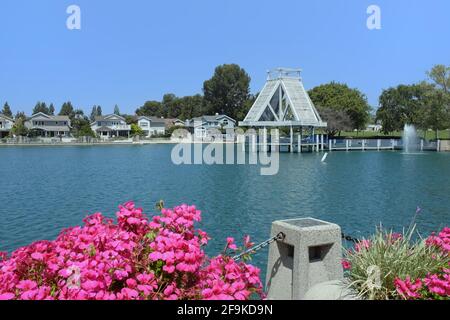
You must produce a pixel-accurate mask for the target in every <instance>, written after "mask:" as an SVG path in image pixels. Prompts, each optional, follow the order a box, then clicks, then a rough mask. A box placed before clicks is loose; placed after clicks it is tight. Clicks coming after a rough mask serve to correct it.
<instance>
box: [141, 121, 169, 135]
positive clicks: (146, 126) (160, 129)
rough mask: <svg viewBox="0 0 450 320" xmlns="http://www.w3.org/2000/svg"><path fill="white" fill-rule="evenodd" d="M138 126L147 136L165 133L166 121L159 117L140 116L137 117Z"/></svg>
mask: <svg viewBox="0 0 450 320" xmlns="http://www.w3.org/2000/svg"><path fill="white" fill-rule="evenodd" d="M138 126H139V127H140V128H141V129H142V131H144V135H145V137H147V138H150V137H151V136H153V135H163V134H165V133H166V121H164V119H161V118H156V117H147V116H140V117H138Z"/></svg>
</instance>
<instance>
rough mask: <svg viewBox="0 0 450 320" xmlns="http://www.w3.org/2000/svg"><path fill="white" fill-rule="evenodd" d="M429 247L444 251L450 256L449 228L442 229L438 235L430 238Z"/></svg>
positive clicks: (428, 240)
mask: <svg viewBox="0 0 450 320" xmlns="http://www.w3.org/2000/svg"><path fill="white" fill-rule="evenodd" d="M427 245H429V246H435V247H438V248H440V249H442V251H444V252H446V253H448V254H450V228H448V227H447V228H444V229H442V231H441V232H439V234H438V235H436V234H434V233H433V234H432V235H431V236H430V237H428V239H427Z"/></svg>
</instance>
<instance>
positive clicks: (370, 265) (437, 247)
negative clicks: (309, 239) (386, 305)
mask: <svg viewBox="0 0 450 320" xmlns="http://www.w3.org/2000/svg"><path fill="white" fill-rule="evenodd" d="M413 234H414V227H413V228H411V229H410V230H408V231H407V232H405V233H404V234H398V233H392V232H387V231H384V230H383V229H381V228H380V229H378V230H377V232H376V233H375V235H374V236H373V237H371V238H370V239H365V240H362V241H360V242H358V243H356V245H355V248H353V249H351V250H348V251H347V252H346V253H345V259H344V261H343V266H344V269H345V270H346V274H347V276H348V279H349V280H350V281H351V286H352V287H353V288H354V289H356V290H357V291H358V293H359V295H360V297H362V298H365V299H427V298H447V299H448V298H449V297H450V278H449V268H450V266H449V263H450V255H449V252H450V250H449V248H450V228H444V229H443V230H442V232H440V233H439V235H437V236H436V235H432V236H430V237H429V238H428V239H426V240H417V241H414V240H413V238H412V236H413Z"/></svg>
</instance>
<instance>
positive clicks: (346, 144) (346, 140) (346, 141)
mask: <svg viewBox="0 0 450 320" xmlns="http://www.w3.org/2000/svg"><path fill="white" fill-rule="evenodd" d="M345 150H346V151H348V139H345Z"/></svg>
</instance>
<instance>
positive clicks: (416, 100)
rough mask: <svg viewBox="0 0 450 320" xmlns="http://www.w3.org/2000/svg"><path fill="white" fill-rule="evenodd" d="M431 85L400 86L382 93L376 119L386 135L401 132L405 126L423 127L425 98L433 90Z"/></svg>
mask: <svg viewBox="0 0 450 320" xmlns="http://www.w3.org/2000/svg"><path fill="white" fill-rule="evenodd" d="M432 89H433V88H432V87H431V86H430V85H426V84H423V83H422V84H414V85H399V86H397V87H395V88H389V89H386V90H384V91H383V92H382V94H381V95H380V98H379V104H380V108H379V109H378V111H377V115H376V118H377V120H380V121H381V123H382V125H383V129H382V131H383V132H384V133H386V134H388V133H390V132H393V131H401V130H403V127H404V125H405V124H413V125H416V126H419V127H420V126H421V123H423V121H422V120H421V116H422V115H423V113H422V110H421V109H422V105H423V97H424V95H425V94H426V92H427V91H429V90H432Z"/></svg>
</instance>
